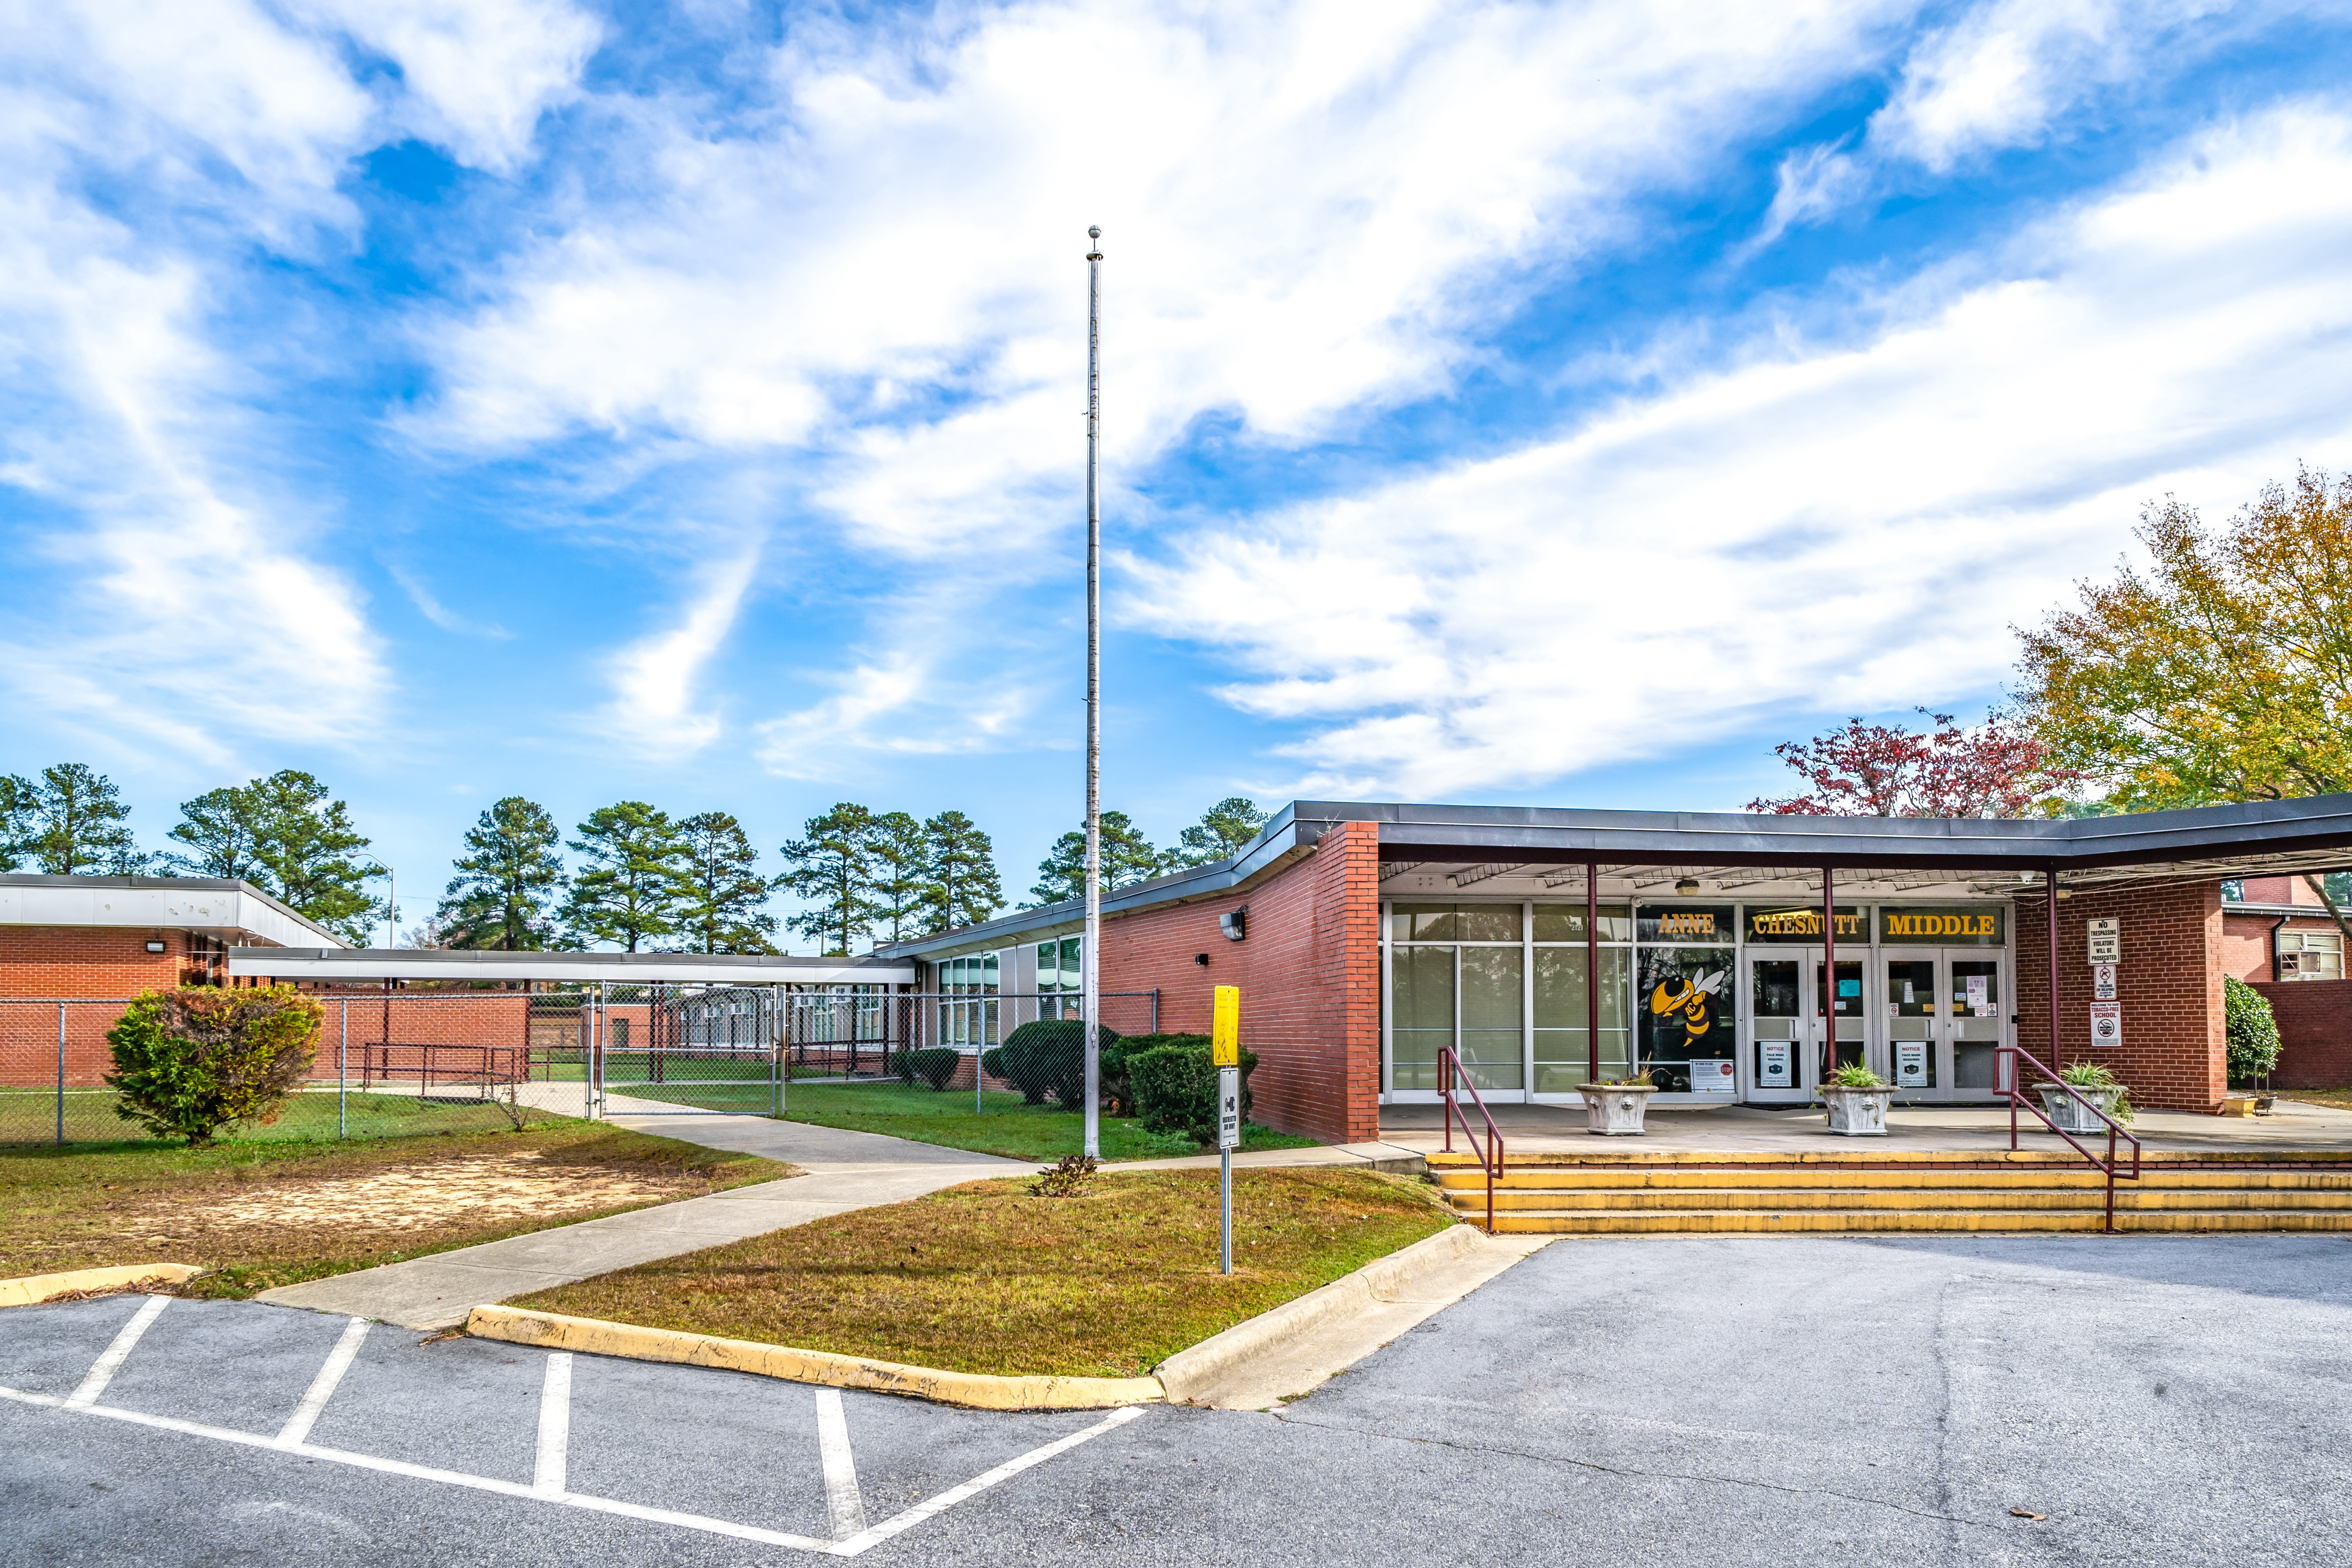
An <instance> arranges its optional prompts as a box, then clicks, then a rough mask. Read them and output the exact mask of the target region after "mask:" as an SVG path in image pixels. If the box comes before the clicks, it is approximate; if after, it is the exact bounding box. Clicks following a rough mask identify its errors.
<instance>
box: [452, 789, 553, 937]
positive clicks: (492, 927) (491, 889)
mask: <svg viewBox="0 0 2352 1568" xmlns="http://www.w3.org/2000/svg"><path fill="white" fill-rule="evenodd" d="M562 839H563V833H562V829H561V828H559V827H557V826H555V818H554V817H552V816H549V815H548V812H547V808H546V807H545V806H542V805H536V804H534V803H533V802H530V801H528V800H525V799H523V798H522V796H520V795H509V796H507V797H506V798H505V799H504V800H501V801H499V802H498V803H497V804H496V805H492V806H491V807H490V808H489V809H488V811H486V812H484V813H482V815H481V816H480V818H479V819H478V820H477V821H476V822H475V824H474V826H472V827H471V828H469V829H467V833H466V848H467V851H468V853H467V854H466V855H464V856H462V857H460V858H458V859H457V863H456V866H457V875H456V876H455V877H452V878H451V879H449V887H448V889H447V893H446V897H444V898H443V899H442V900H441V904H440V907H439V908H438V909H436V910H435V911H434V914H433V920H432V921H431V925H430V930H431V931H432V934H433V945H435V946H440V947H468V948H491V949H496V950H498V951H500V952H539V951H541V950H542V949H545V948H549V947H552V946H554V945H556V944H557V943H558V942H560V941H561V940H562V937H561V932H560V931H559V928H558V927H557V925H556V923H555V905H556V901H557V900H559V899H560V898H561V897H562V892H563V886H564V878H563V862H562V860H561V859H559V858H557V857H556V854H555V847H556V846H557V845H558V844H560V843H562Z"/></svg>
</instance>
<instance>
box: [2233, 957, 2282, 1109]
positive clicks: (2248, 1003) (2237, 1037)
mask: <svg viewBox="0 0 2352 1568" xmlns="http://www.w3.org/2000/svg"><path fill="white" fill-rule="evenodd" d="M2221 1015H2222V1021H2223V1023H2222V1026H2223V1029H2224V1031H2225V1032H2226V1033H2227V1035H2228V1037H2229V1041H2230V1081H2231V1083H2234V1084H2239V1085H2248V1084H2252V1082H2253V1081H2254V1079H2255V1077H2256V1076H2257V1075H2258V1074H2262V1073H2266V1072H2268V1071H2270V1070H2271V1069H2272V1068H2274V1067H2276V1066H2277V1065H2278V1058H2279V1049H2280V1044H2281V1042H2280V1040H2279V1032H2278V1019H2277V1018H2276V1016H2273V1014H2272V1012H2271V999H2270V998H2269V997H2267V996H2265V995H2263V994H2262V993H2261V992H2259V991H2257V990H2255V989H2254V988H2253V987H2252V986H2251V985H2249V984H2246V983H2245V982H2244V981H2242V980H2238V979H2234V978H2229V977H2224V978H2223V980H2222V982H2221Z"/></svg>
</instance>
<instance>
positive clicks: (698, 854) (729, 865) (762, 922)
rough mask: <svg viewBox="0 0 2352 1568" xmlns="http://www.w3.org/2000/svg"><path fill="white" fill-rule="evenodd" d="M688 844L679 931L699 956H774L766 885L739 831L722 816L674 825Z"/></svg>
mask: <svg viewBox="0 0 2352 1568" xmlns="http://www.w3.org/2000/svg"><path fill="white" fill-rule="evenodd" d="M678 827H679V830H680V832H681V833H682V835H683V836H684V837H685V840H686V887H687V895H686V907H685V908H684V909H683V910H681V911H680V912H679V916H678V929H679V930H680V931H684V932H685V933H686V935H687V938H688V942H689V944H690V945H691V946H692V947H693V948H694V950H695V951H697V952H775V951H776V944H775V943H774V942H772V941H771V940H770V939H771V938H772V937H773V936H774V935H775V933H776V917H775V916H773V915H772V914H770V913H769V912H768V910H767V903H768V879H766V878H765V877H762V876H761V875H760V872H759V863H760V852H759V851H758V850H757V849H755V848H753V847H751V836H750V835H748V834H746V833H745V832H744V831H743V825H742V824H741V823H740V822H738V821H736V820H735V819H734V818H733V817H732V816H729V815H728V814H727V813H725V812H723V811H706V812H703V813H701V814H700V815H698V816H689V817H688V818H687V819H686V820H685V821H684V822H682V823H680V824H678Z"/></svg>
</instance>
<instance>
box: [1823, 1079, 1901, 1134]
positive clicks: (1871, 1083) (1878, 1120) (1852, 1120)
mask: <svg viewBox="0 0 2352 1568" xmlns="http://www.w3.org/2000/svg"><path fill="white" fill-rule="evenodd" d="M1894 1102H1895V1086H1894V1085H1893V1084H1891V1083H1889V1082H1887V1081H1886V1080H1885V1079H1883V1078H1881V1077H1879V1076H1878V1075H1877V1074H1876V1073H1874V1072H1873V1071H1871V1070H1870V1069H1869V1068H1866V1067H1864V1066H1863V1065H1862V1064H1861V1063H1860V1062H1849V1063H1847V1064H1846V1065H1844V1066H1843V1067H1841V1068H1838V1069H1837V1070H1836V1071H1835V1072H1833V1073H1832V1074H1830V1077H1829V1081H1828V1082H1827V1083H1824V1084H1822V1108H1823V1109H1824V1110H1827V1111H1828V1112H1829V1123H1830V1131H1832V1132H1836V1133H1840V1134H1843V1136H1845V1137H1848V1138H1884V1137H1885V1136H1886V1108H1887V1107H1888V1106H1889V1105H1892V1104H1893V1103H1894Z"/></svg>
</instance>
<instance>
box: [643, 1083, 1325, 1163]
mask: <svg viewBox="0 0 2352 1568" xmlns="http://www.w3.org/2000/svg"><path fill="white" fill-rule="evenodd" d="M761 1089H762V1091H763V1092H764V1090H765V1086H764V1085H762V1086H761ZM635 1092H639V1093H642V1092H644V1091H643V1090H637V1091H635ZM982 1104H983V1105H984V1107H985V1109H984V1110H981V1111H978V1112H974V1111H973V1110H972V1108H971V1090H970V1089H965V1090H963V1091H962V1092H961V1093H958V1092H956V1091H953V1090H947V1091H941V1090H937V1089H908V1088H906V1087H904V1086H903V1085H900V1084H897V1083H858V1084H848V1083H796V1084H793V1086H792V1089H791V1092H790V1098H789V1099H788V1100H786V1101H785V1110H784V1120H785V1121H806V1122H810V1123H813V1124H814V1125H815V1126H818V1127H846V1128H849V1129H851V1130H852V1131H858V1132H887V1133H888V1134H890V1135H891V1136H892V1137H894V1138H911V1139H913V1140H914V1141H915V1142H918V1143H940V1144H945V1145H946V1146H947V1147H948V1148H950V1149H971V1150H973V1151H975V1152H979V1153H982V1154H1002V1155H1003V1156H1005V1157H1006V1158H1007V1159H1012V1160H1039V1161H1044V1160H1058V1159H1060V1158H1061V1157H1062V1156H1063V1155H1065V1154H1075V1153H1076V1152H1078V1151H1079V1149H1080V1148H1081V1147H1082V1146H1083V1145H1084V1143H1085V1142H1086V1118H1085V1117H1083V1116H1081V1115H1079V1114H1078V1113H1077V1112H1076V1111H1075V1110H1062V1109H1061V1108H1060V1107H1059V1106H1055V1105H1024V1104H1023V1103H1022V1100H1021V1096H1020V1095H1018V1094H1015V1093H1013V1092H1012V1091H1010V1090H1006V1091H1003V1092H1001V1093H1000V1092H997V1091H995V1090H991V1091H989V1092H988V1094H987V1096H986V1098H985V1099H984V1100H983V1101H982ZM1100 1131H1101V1134H1102V1157H1103V1158H1104V1159H1105V1160H1107V1161H1116V1160H1165V1159H1169V1158H1171V1157H1173V1156H1176V1155H1181V1154H1198V1153H1201V1152H1203V1151H1202V1148H1201V1147H1200V1145H1199V1144H1197V1143H1194V1142H1192V1140H1191V1139H1190V1138H1187V1137H1185V1136H1184V1135H1183V1134H1182V1133H1181V1132H1174V1133H1158V1132H1147V1131H1144V1129H1143V1123H1142V1122H1141V1121H1135V1120H1133V1119H1131V1118H1126V1117H1118V1116H1106V1117H1104V1118H1103V1119H1102V1121H1101V1122H1100ZM1314 1146H1315V1140H1314V1139H1312V1138H1295V1137H1293V1136H1291V1135H1290V1134H1289V1133H1287V1132H1276V1131H1275V1130H1274V1129H1273V1128H1271V1127H1260V1126H1259V1125H1257V1123H1255V1122H1251V1123H1249V1124H1248V1125H1247V1126H1245V1127H1244V1128H1243V1129H1242V1147H1243V1148H1244V1149H1311V1148H1313V1147H1314ZM1207 1152H1212V1153H1213V1152H1215V1151H1213V1150H1210V1151H1207Z"/></svg>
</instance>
